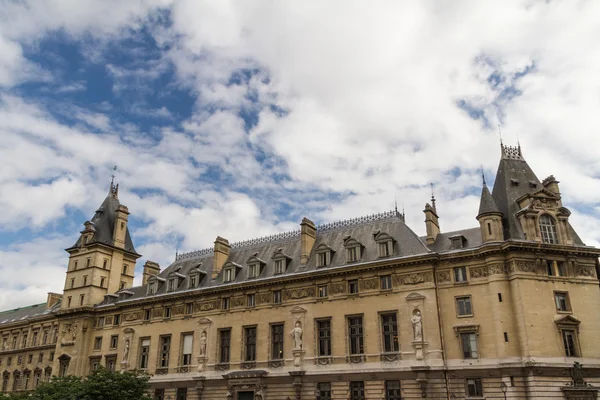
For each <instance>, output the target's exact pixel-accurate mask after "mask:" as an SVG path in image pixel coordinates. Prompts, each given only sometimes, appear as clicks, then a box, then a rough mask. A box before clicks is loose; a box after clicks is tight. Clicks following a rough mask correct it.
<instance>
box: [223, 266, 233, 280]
mask: <svg viewBox="0 0 600 400" xmlns="http://www.w3.org/2000/svg"><path fill="white" fill-rule="evenodd" d="M232 280H233V268H227V269H226V270H224V271H223V282H231V281H232Z"/></svg>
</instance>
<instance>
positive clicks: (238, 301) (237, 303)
mask: <svg viewBox="0 0 600 400" xmlns="http://www.w3.org/2000/svg"><path fill="white" fill-rule="evenodd" d="M244 300H245V299H244V297H242V296H240V297H234V298H233V302H232V303H233V306H234V307H243V306H244Z"/></svg>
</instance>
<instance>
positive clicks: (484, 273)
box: [469, 266, 490, 279]
mask: <svg viewBox="0 0 600 400" xmlns="http://www.w3.org/2000/svg"><path fill="white" fill-rule="evenodd" d="M469 274H470V275H471V278H472V279H478V278H487V277H488V275H489V274H490V273H489V271H488V267H486V266H484V267H472V268H469Z"/></svg>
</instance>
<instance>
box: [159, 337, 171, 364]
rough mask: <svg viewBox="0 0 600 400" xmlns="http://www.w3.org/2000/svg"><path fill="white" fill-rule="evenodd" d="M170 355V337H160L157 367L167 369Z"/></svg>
mask: <svg viewBox="0 0 600 400" xmlns="http://www.w3.org/2000/svg"><path fill="white" fill-rule="evenodd" d="M170 353H171V336H161V337H160V348H159V356H160V361H159V367H160V368H168V367H169V354H170Z"/></svg>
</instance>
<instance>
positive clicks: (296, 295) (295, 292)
mask: <svg viewBox="0 0 600 400" xmlns="http://www.w3.org/2000/svg"><path fill="white" fill-rule="evenodd" d="M285 294H286V297H287V299H288V300H298V299H304V298H306V297H314V295H315V288H314V287H305V288H298V289H289V290H286V291H285Z"/></svg>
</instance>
